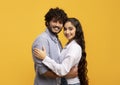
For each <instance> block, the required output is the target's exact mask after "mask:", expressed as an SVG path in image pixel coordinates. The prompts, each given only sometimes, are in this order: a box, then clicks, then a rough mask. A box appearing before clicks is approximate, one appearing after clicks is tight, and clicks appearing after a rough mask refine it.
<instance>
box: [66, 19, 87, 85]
mask: <svg viewBox="0 0 120 85" xmlns="http://www.w3.org/2000/svg"><path fill="white" fill-rule="evenodd" d="M67 22H71V23H72V25H74V26H75V28H76V35H75V37H74V39H75V40H76V42H77V43H78V44H79V45H80V46H81V48H82V57H81V59H80V61H79V64H78V77H79V80H80V85H88V77H87V72H88V70H87V60H86V51H85V40H84V33H83V30H82V26H81V24H80V22H79V20H77V19H76V18H68V20H67Z"/></svg>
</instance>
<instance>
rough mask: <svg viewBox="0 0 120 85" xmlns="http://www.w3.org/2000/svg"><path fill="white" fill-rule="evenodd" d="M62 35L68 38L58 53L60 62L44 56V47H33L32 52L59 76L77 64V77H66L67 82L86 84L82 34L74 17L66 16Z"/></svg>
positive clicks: (85, 62)
mask: <svg viewBox="0 0 120 85" xmlns="http://www.w3.org/2000/svg"><path fill="white" fill-rule="evenodd" d="M64 35H65V37H66V38H67V39H68V43H67V44H66V46H65V48H63V50H62V52H61V53H60V55H61V57H60V58H61V61H60V62H61V63H60V64H58V63H56V62H55V61H54V60H52V59H51V58H49V57H48V56H46V51H45V48H43V50H39V49H37V48H36V49H34V54H35V56H36V57H37V58H39V59H42V60H43V61H42V62H43V64H45V65H46V66H47V67H48V68H50V69H51V70H52V71H53V72H55V73H56V74H57V75H59V76H65V75H66V74H67V73H68V72H69V71H70V69H71V68H72V67H73V66H78V77H75V78H71V79H67V82H68V84H69V85H88V79H87V61H86V52H85V41H84V34H83V31H82V27H81V24H80V22H79V21H78V20H77V19H76V18H68V20H67V21H66V22H65V24H64Z"/></svg>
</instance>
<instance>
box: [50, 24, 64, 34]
mask: <svg viewBox="0 0 120 85" xmlns="http://www.w3.org/2000/svg"><path fill="white" fill-rule="evenodd" d="M52 28H53V29H54V28H58V29H60V27H58V26H53V27H52ZM52 28H51V27H50V26H48V30H49V31H50V32H51V33H52V34H54V35H57V34H58V33H59V32H60V31H61V30H62V29H61V30H59V32H57V33H56V32H53V31H52Z"/></svg>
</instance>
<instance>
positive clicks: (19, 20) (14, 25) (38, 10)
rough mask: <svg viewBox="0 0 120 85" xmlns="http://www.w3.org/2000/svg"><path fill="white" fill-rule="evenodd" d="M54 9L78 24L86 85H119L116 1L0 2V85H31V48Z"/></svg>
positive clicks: (119, 9)
mask: <svg viewBox="0 0 120 85" xmlns="http://www.w3.org/2000/svg"><path fill="white" fill-rule="evenodd" d="M57 6H58V7H60V8H62V9H64V10H65V11H66V12H67V13H68V16H69V17H76V18H78V19H79V20H80V21H81V23H82V26H83V30H84V33H85V40H86V51H87V60H88V76H89V81H90V85H120V66H119V64H120V38H119V36H120V0H1V1H0V85H33V82H34V75H35V73H34V67H33V60H32V56H31V45H32V42H33V41H34V39H35V38H36V37H37V36H38V35H39V34H40V33H41V32H43V31H44V30H45V29H44V28H45V25H44V15H45V14H46V12H47V11H48V10H49V8H51V7H57ZM60 38H61V41H62V43H63V45H64V44H65V43H66V40H65V38H64V36H63V34H62V33H61V34H60Z"/></svg>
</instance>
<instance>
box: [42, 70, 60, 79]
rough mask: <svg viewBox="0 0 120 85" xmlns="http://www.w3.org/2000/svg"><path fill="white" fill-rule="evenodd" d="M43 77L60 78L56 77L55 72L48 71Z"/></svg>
mask: <svg viewBox="0 0 120 85" xmlns="http://www.w3.org/2000/svg"><path fill="white" fill-rule="evenodd" d="M42 75H44V76H45V77H49V78H57V77H59V76H58V75H56V74H55V73H54V72H52V71H47V72H45V73H44V74H42Z"/></svg>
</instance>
